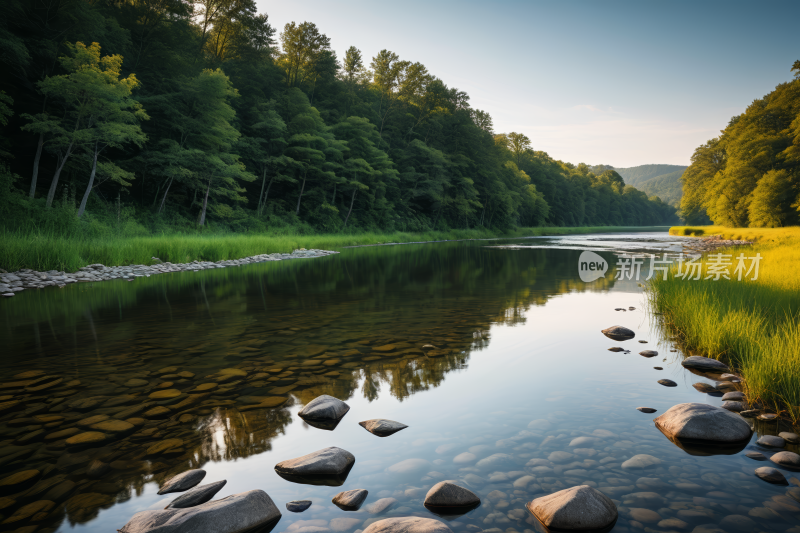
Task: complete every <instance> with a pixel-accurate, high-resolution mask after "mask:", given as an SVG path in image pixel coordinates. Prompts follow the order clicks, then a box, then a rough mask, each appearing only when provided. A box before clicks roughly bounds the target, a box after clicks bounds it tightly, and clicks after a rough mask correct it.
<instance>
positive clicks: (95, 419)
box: [76, 415, 108, 428]
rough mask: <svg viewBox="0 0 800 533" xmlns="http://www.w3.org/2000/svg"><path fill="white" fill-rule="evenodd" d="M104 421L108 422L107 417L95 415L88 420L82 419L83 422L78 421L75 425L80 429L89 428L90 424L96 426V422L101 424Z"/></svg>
mask: <svg viewBox="0 0 800 533" xmlns="http://www.w3.org/2000/svg"><path fill="white" fill-rule="evenodd" d="M104 420H108V415H95V416H90V417H89V418H84V419H83V420H79V421H78V422H77V424H76V425H77V426H78V427H81V428H89V427H91V426H92V424H97V423H98V422H102V421H104Z"/></svg>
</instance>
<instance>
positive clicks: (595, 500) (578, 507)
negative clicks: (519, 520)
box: [527, 485, 618, 531]
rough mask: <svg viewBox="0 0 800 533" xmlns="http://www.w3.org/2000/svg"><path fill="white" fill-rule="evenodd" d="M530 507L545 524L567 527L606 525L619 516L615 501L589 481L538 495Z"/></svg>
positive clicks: (566, 528)
mask: <svg viewBox="0 0 800 533" xmlns="http://www.w3.org/2000/svg"><path fill="white" fill-rule="evenodd" d="M527 508H528V510H529V511H530V512H531V513H532V514H533V515H534V516H535V517H536V518H537V519H538V520H539V521H540V522H541V523H542V524H544V525H545V526H546V527H548V528H551V529H555V530H564V531H580V530H592V529H606V528H608V527H609V526H611V525H613V524H614V523H615V522H616V521H617V516H618V515H617V507H616V506H615V505H614V502H612V501H611V499H610V498H609V497H608V496H606V495H605V494H603V493H602V492H599V491H597V490H595V489H593V488H592V487H590V486H588V485H580V486H577V487H572V488H569V489H565V490H562V491H559V492H556V493H554V494H549V495H547V496H542V497H541V498H536V499H535V500H533V501H532V502H530V503H528V505H527Z"/></svg>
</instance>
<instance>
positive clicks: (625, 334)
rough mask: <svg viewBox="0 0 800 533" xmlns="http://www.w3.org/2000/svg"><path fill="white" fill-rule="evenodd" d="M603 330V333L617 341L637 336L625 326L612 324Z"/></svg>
mask: <svg viewBox="0 0 800 533" xmlns="http://www.w3.org/2000/svg"><path fill="white" fill-rule="evenodd" d="M601 331H602V333H603V335H605V336H606V337H608V338H609V339H611V340H615V341H626V340H628V339H632V338H634V337H635V336H636V333H634V332H633V331H631V330H629V329H628V328H626V327H623V326H611V327H610V328H606V329H604V330H601Z"/></svg>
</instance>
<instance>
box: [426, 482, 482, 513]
mask: <svg viewBox="0 0 800 533" xmlns="http://www.w3.org/2000/svg"><path fill="white" fill-rule="evenodd" d="M480 503H481V499H480V498H479V497H478V496H477V495H476V494H475V493H474V492H472V491H471V490H469V489H465V488H464V487H459V486H458V485H456V484H455V483H454V482H452V481H440V482H439V483H437V484H436V485H434V486H433V487H431V490H429V491H428V494H427V495H426V496H425V502H424V504H425V507H433V508H438V507H475V506H477V505H479V504H480Z"/></svg>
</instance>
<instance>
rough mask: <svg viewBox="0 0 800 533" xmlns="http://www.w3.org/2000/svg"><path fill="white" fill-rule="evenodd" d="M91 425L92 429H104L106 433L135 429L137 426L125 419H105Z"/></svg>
mask: <svg viewBox="0 0 800 533" xmlns="http://www.w3.org/2000/svg"><path fill="white" fill-rule="evenodd" d="M90 427H91V429H94V430H97V431H104V432H106V433H126V432H128V431H133V430H134V429H135V427H136V426H134V425H133V424H131V423H130V422H125V421H123V420H104V421H102V422H98V423H96V424H92V425H91V426H90Z"/></svg>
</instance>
